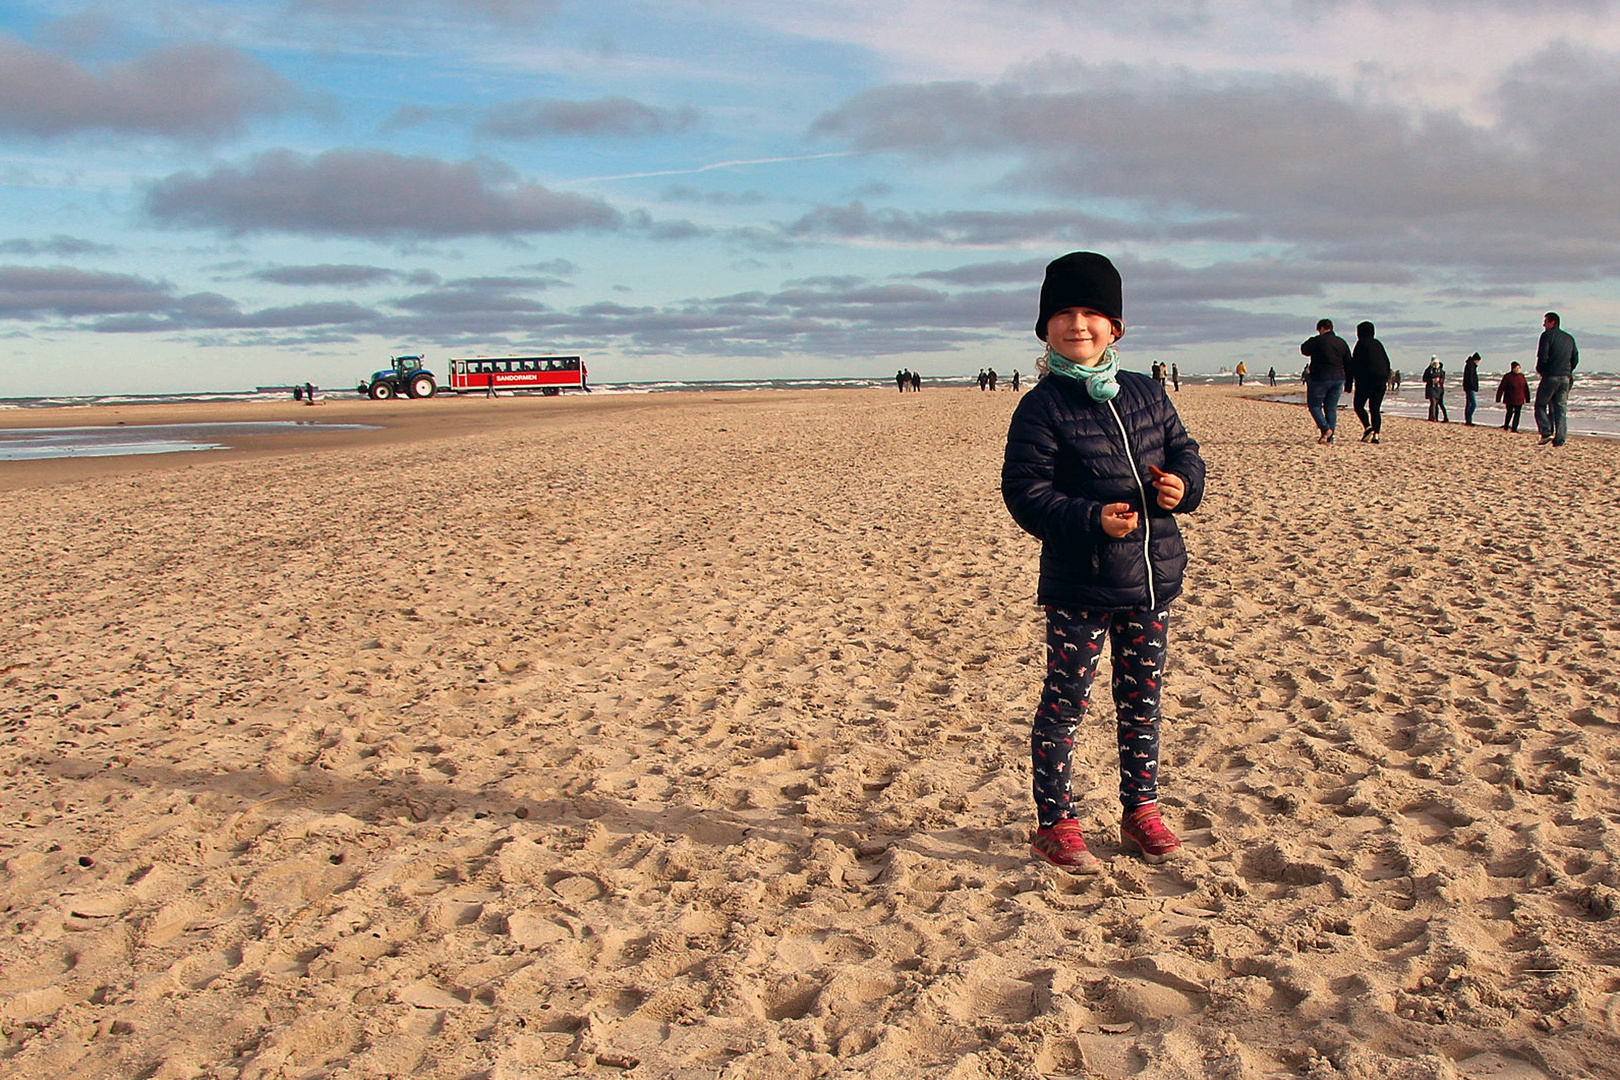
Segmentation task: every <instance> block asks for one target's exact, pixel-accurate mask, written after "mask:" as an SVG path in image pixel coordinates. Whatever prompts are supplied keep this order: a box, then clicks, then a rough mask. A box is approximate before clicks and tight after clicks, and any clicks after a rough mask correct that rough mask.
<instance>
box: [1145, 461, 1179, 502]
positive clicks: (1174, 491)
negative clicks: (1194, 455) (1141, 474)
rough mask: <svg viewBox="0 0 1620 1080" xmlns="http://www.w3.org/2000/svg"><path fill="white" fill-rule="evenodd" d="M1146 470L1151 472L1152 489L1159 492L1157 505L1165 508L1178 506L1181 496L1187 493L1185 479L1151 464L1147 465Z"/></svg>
mask: <svg viewBox="0 0 1620 1080" xmlns="http://www.w3.org/2000/svg"><path fill="white" fill-rule="evenodd" d="M1148 472H1150V473H1152V474H1153V489H1154V490H1155V491H1157V492H1158V493H1159V505H1160V506H1161V507H1163V508H1164V509H1166V510H1174V509H1175V508H1176V507H1178V506H1180V505H1181V498H1182V496H1183V495H1185V494H1187V481H1185V480H1183V479H1182V478H1181V477H1179V476H1177V475H1176V474H1175V473H1169V472H1165V471H1164V470H1163V469H1160V468H1158V467H1156V466H1153V465H1149V466H1148Z"/></svg>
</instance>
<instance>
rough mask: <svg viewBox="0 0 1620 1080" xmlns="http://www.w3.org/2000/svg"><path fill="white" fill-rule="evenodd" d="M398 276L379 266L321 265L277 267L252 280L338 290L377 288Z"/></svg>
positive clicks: (259, 273) (256, 274) (257, 274)
mask: <svg viewBox="0 0 1620 1080" xmlns="http://www.w3.org/2000/svg"><path fill="white" fill-rule="evenodd" d="M397 276H398V273H397V272H396V271H394V270H389V269H386V268H384V267H381V266H355V265H333V264H330V263H323V264H321V265H319V266H277V267H273V268H272V269H269V270H260V271H258V272H256V273H255V274H253V277H254V278H255V279H257V280H259V281H268V282H270V283H271V284H272V285H317V286H319V285H326V286H336V287H340V288H348V287H354V286H360V285H376V284H378V283H379V282H384V281H389V280H391V279H393V278H395V277H397Z"/></svg>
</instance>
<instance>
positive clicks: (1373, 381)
mask: <svg viewBox="0 0 1620 1080" xmlns="http://www.w3.org/2000/svg"><path fill="white" fill-rule="evenodd" d="M1376 329H1377V328H1376V327H1374V326H1373V324H1372V323H1370V322H1362V323H1357V324H1356V347H1355V349H1354V350H1353V351H1352V352H1351V353H1350V369H1349V371H1348V372H1347V373H1346V374H1345V382H1344V387H1345V389H1346V390H1349V391H1350V392H1351V395H1352V396H1351V401H1352V402H1353V403H1354V408H1355V410H1356V419H1358V420H1360V421H1361V441H1362V442H1367V441H1369V440H1371V441H1372V442H1377V441H1378V433H1379V432H1380V431H1382V430H1383V427H1384V391H1385V390H1387V389H1388V387H1389V354H1388V353H1387V352H1385V351H1384V345H1383V342H1381V341H1379V340H1378V339H1377V338H1376V337H1373V334H1374V332H1375V331H1376Z"/></svg>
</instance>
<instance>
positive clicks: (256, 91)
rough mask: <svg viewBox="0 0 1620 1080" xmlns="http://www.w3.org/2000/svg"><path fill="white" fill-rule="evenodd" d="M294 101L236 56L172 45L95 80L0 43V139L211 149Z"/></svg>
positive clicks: (63, 63)
mask: <svg viewBox="0 0 1620 1080" xmlns="http://www.w3.org/2000/svg"><path fill="white" fill-rule="evenodd" d="M299 100H300V99H299V95H298V93H297V91H296V89H295V88H294V87H293V85H292V84H291V83H289V82H287V80H285V79H283V78H282V77H281V76H279V75H277V74H276V73H275V72H273V71H271V70H270V69H269V68H267V67H265V66H264V65H263V64H261V63H260V62H259V61H258V60H255V59H254V58H253V57H251V56H248V55H247V54H246V53H242V52H239V51H237V50H235V49H227V48H222V47H219V46H214V45H176V46H171V47H169V48H165V49H161V50H159V51H157V52H153V53H149V54H147V55H146V56H142V57H138V58H136V59H134V60H131V61H128V62H126V63H122V64H112V65H108V66H107V67H106V68H105V69H104V70H103V71H101V72H99V73H97V72H92V71H90V70H87V69H86V68H84V67H82V66H80V65H78V64H75V63H74V62H72V61H70V60H66V59H63V58H62V57H60V56H55V55H52V54H50V53H46V52H42V51H40V50H38V49H34V48H30V47H29V46H27V45H25V44H23V43H22V42H19V41H17V40H16V39H14V38H9V37H0V131H8V132H12V133H16V134H21V135H30V136H35V137H38V138H52V137H58V136H64V135H74V134H81V133H85V132H115V133H120V134H128V135H157V136H162V137H164V138H169V139H174V140H178V141H182V142H213V141H217V140H219V139H224V138H227V137H229V136H233V135H236V134H239V133H240V132H241V131H243V130H244V129H245V128H246V126H247V123H248V121H249V120H251V119H253V118H254V117H258V116H271V115H275V114H278V113H282V112H286V111H287V110H289V109H291V108H293V107H296V106H297V105H298V104H299Z"/></svg>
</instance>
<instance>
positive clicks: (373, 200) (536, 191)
mask: <svg viewBox="0 0 1620 1080" xmlns="http://www.w3.org/2000/svg"><path fill="white" fill-rule="evenodd" d="M145 210H146V213H147V214H148V215H149V216H150V217H152V218H153V219H154V220H156V221H159V222H162V223H164V224H169V225H180V226H193V227H200V228H214V229H221V230H224V231H226V232H229V233H237V234H239V233H248V232H289V233H304V234H309V235H317V236H356V237H364V238H370V239H378V240H381V239H398V238H420V239H435V238H444V237H451V236H473V235H485V236H520V235H523V234H528V233H558V232H569V231H573V230H578V229H606V228H613V227H616V226H618V225H619V224H620V216H619V214H618V213H617V212H616V211H615V210H613V208H612V207H610V206H608V204H607V203H605V202H602V201H601V200H600V199H594V198H587V197H585V196H581V195H569V194H564V193H559V192H554V191H551V190H548V189H547V188H544V187H541V186H539V185H536V184H525V183H521V182H519V180H518V178H517V174H516V173H515V171H514V170H512V169H511V168H510V167H508V166H505V165H502V164H499V163H497V162H492V161H487V160H479V161H469V162H461V163H454V164H453V163H450V162H445V161H440V160H438V159H435V158H426V157H402V156H400V155H397V154H391V153H386V152H384V151H379V150H329V151H327V152H326V153H324V154H320V155H318V156H316V157H314V158H309V157H305V156H304V155H302V154H297V153H294V152H293V151H290V150H272V151H268V152H266V153H263V154H259V155H257V156H255V157H253V158H250V159H249V160H248V161H247V162H246V163H245V164H243V165H241V166H232V165H221V166H219V167H218V168H216V169H214V170H213V171H212V172H210V173H208V174H206V175H201V176H199V175H198V174H196V173H190V172H186V173H178V174H176V175H173V176H170V177H168V178H166V179H164V180H161V181H158V182H157V183H155V184H153V185H152V186H151V187H150V188H149V189H148V191H147V194H146V200H145Z"/></svg>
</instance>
